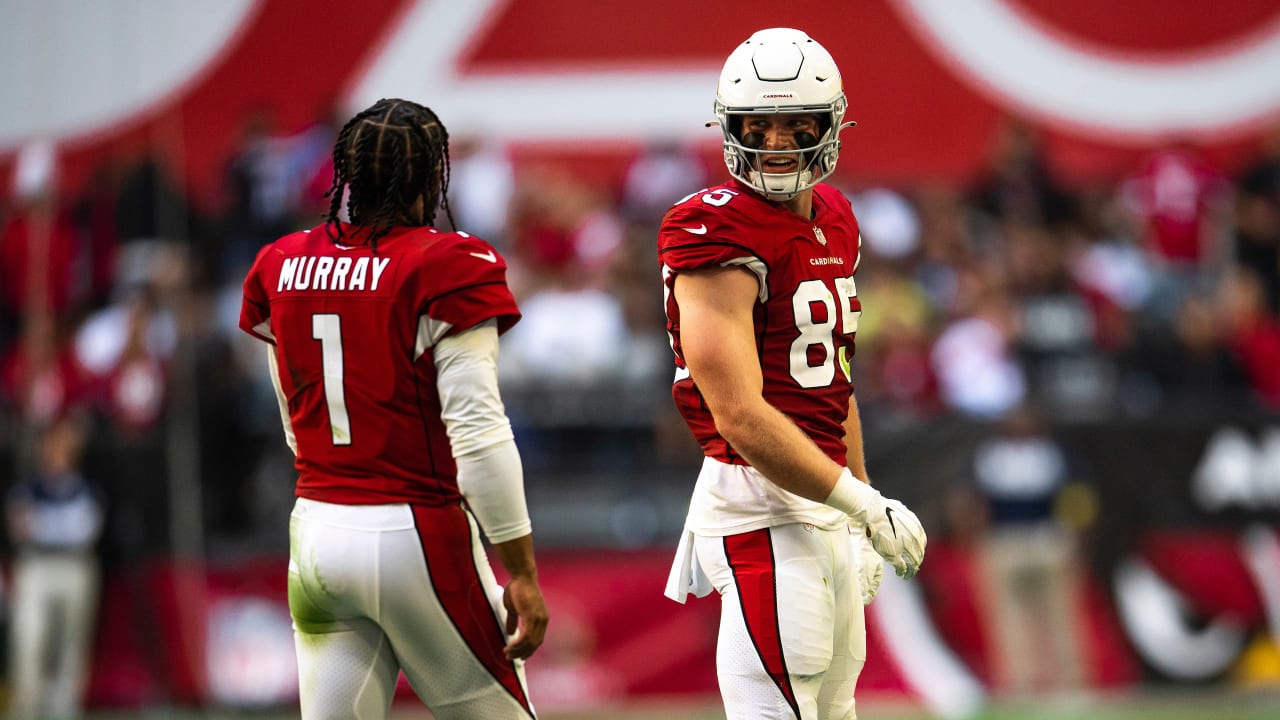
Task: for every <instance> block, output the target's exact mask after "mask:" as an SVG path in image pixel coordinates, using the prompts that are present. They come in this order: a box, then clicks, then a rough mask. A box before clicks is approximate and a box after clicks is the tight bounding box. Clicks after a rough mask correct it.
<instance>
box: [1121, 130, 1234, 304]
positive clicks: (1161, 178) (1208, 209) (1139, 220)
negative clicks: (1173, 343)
mask: <svg viewBox="0 0 1280 720" xmlns="http://www.w3.org/2000/svg"><path fill="white" fill-rule="evenodd" d="M1122 193H1123V197H1124V199H1125V202H1126V205H1127V207H1128V208H1129V211H1130V213H1131V214H1132V217H1133V219H1134V221H1135V222H1136V224H1137V228H1138V232H1137V234H1138V237H1139V238H1141V241H1142V243H1143V245H1144V247H1145V248H1146V249H1147V252H1148V253H1149V256H1150V257H1151V259H1152V261H1153V264H1154V267H1155V270H1156V273H1157V274H1156V286H1155V292H1154V293H1153V295H1152V297H1151V299H1150V303H1149V308H1150V310H1151V312H1152V313H1153V314H1154V315H1155V316H1156V317H1157V318H1159V319H1160V320H1163V321H1167V320H1169V319H1170V318H1171V315H1172V312H1173V309H1174V308H1176V307H1177V306H1178V301H1179V300H1180V299H1181V298H1182V297H1183V296H1184V295H1185V294H1187V293H1189V292H1195V291H1198V290H1205V289H1207V288H1208V286H1209V285H1210V284H1211V278H1212V274H1213V272H1214V270H1215V268H1216V267H1218V266H1220V265H1221V262H1222V261H1223V260H1225V259H1226V257H1225V254H1226V242H1225V240H1226V238H1225V237H1224V234H1223V233H1224V228H1223V226H1222V225H1223V210H1224V209H1225V201H1226V200H1227V199H1228V197H1229V187H1228V184H1227V183H1226V180H1225V178H1223V177H1222V176H1221V174H1219V173H1218V171H1217V170H1215V169H1214V168H1213V167H1211V166H1210V165H1209V163H1208V161H1207V160H1206V159H1205V158H1204V157H1203V154H1202V153H1201V152H1200V151H1199V150H1198V149H1197V148H1196V147H1195V146H1194V145H1191V144H1190V143H1187V142H1181V141H1179V142H1173V143H1170V144H1169V145H1168V146H1167V147H1164V148H1161V149H1159V150H1157V151H1156V152H1154V153H1152V154H1151V155H1149V156H1148V157H1146V158H1145V159H1144V160H1143V161H1142V162H1141V163H1140V164H1139V165H1138V167H1137V169H1136V170H1135V172H1134V173H1133V174H1132V175H1131V176H1130V177H1129V178H1128V179H1127V180H1126V181H1125V182H1124V184H1123V186H1122Z"/></svg>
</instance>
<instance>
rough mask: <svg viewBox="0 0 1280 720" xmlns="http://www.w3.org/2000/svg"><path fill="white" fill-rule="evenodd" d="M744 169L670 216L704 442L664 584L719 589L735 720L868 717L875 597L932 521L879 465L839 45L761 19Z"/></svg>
mask: <svg viewBox="0 0 1280 720" xmlns="http://www.w3.org/2000/svg"><path fill="white" fill-rule="evenodd" d="M714 107H715V113H716V119H717V121H718V124H719V126H720V128H721V131H722V132H723V135H724V157H725V164H726V166H727V167H728V170H729V174H730V175H731V176H732V179H731V180H730V181H729V182H727V183H725V184H723V185H720V186H718V187H713V188H708V189H705V190H700V191H698V192H696V193H693V194H692V195H690V196H688V197H686V198H684V199H683V200H680V201H678V202H677V203H676V204H675V205H674V206H673V207H672V208H671V209H670V210H669V211H668V212H667V214H666V216H665V217H664V218H663V220H662V224H661V227H660V229H659V233H658V257H659V262H660V264H661V266H662V275H663V282H664V290H665V302H666V311H667V331H668V333H669V335H670V337H671V343H672V349H673V350H674V352H675V363H676V376H675V384H674V386H673V389H672V395H673V397H674V399H675V402H676V405H677V407H678V409H679V410H680V413H681V414H682V415H683V416H684V419H685V421H686V422H687V423H688V425H689V429H690V430H691V431H692V433H693V435H694V437H695V438H696V439H697V440H698V442H699V444H700V445H701V446H702V449H703V453H704V455H705V457H704V459H703V464H702V469H701V472H700V473H699V475H698V479H697V482H696V483H695V486H694V490H693V495H692V498H691V500H690V503H689V512H688V515H687V517H686V520H685V533H684V536H683V537H682V539H681V542H680V546H679V549H678V550H677V553H676V558H675V562H674V563H673V565H672V569H671V575H670V577H669V578H668V582H667V589H666V594H667V596H668V597H671V598H672V599H674V600H676V601H678V602H684V601H685V599H686V598H687V596H688V595H689V594H690V593H692V594H695V595H698V596H702V595H706V594H708V593H710V592H711V591H712V590H715V591H716V592H718V593H719V594H720V597H721V619H720V631H719V638H718V642H717V653H716V670H717V675H718V677H719V683H720V692H721V696H722V698H723V701H724V706H725V710H726V713H727V715H728V717H729V718H742V719H744V720H745V719H747V718H750V719H751V720H765V719H779V718H804V719H805V720H808V719H810V718H824V719H827V718H831V719H834V718H841V719H847V718H854V717H856V713H855V706H854V699H853V694H854V686H855V684H856V683H857V679H858V675H859V673H860V672H861V670H862V666H863V663H864V662H865V660H866V624H865V618H864V615H863V605H864V604H867V603H870V602H871V600H872V598H873V597H874V596H875V593H876V590H877V589H878V587H879V583H880V578H881V573H882V567H883V564H882V563H883V561H882V559H881V558H883V559H884V560H887V561H888V562H889V563H890V564H891V565H892V566H893V568H894V570H895V571H896V572H897V573H898V575H900V576H901V577H903V578H910V577H912V576H913V575H914V574H915V573H916V570H917V569H918V568H919V567H920V563H921V562H922V561H923V559H924V551H925V541H926V539H925V533H924V530H923V528H922V527H921V525H920V521H919V520H918V519H917V518H916V516H915V514H913V513H912V512H911V511H910V510H908V509H907V508H906V507H905V506H904V505H903V504H902V503H900V502H898V501H897V500H891V499H888V498H885V497H883V496H882V495H881V494H880V493H879V492H878V491H877V490H875V489H874V488H872V487H871V485H870V484H869V482H868V477H867V471H866V464H865V461H864V459H863V448H862V426H861V423H860V421H859V418H858V406H857V402H856V400H855V398H854V395H853V387H852V381H851V376H850V370H849V361H850V358H851V356H852V355H853V350H854V334H855V332H856V331H857V328H858V316H859V314H860V313H861V308H862V305H861V302H860V301H859V299H858V294H857V288H856V285H855V283H854V274H855V272H856V271H857V269H858V260H859V250H860V246H861V238H860V236H859V233H858V223H857V220H856V219H855V218H854V215H853V211H852V208H851V207H850V205H849V201H848V200H847V199H845V197H844V196H843V195H842V194H841V193H840V192H839V191H837V190H836V189H834V188H832V187H831V186H829V185H825V184H823V183H822V181H823V180H824V179H825V178H827V177H828V176H829V175H831V173H832V172H833V171H834V170H835V167H836V160H837V158H838V157H839V153H840V131H841V130H842V129H844V128H845V127H846V126H847V125H852V123H845V122H844V114H845V107H846V101H845V96H844V91H843V87H842V83H841V79H840V71H839V70H838V69H837V67H836V64H835V62H834V60H833V59H832V58H831V55H830V54H829V53H828V52H827V51H826V50H825V49H824V48H823V47H822V46H821V45H819V44H818V43H817V42H816V41H814V40H813V39H812V38H810V37H809V36H808V35H806V34H805V33H803V32H801V31H799V30H793V29H789V28H772V29H767V30H761V31H759V32H757V33H755V34H754V35H752V36H751V37H750V38H749V39H748V40H747V41H746V42H744V43H742V44H741V45H739V46H738V47H737V48H736V49H735V50H734V51H733V52H732V53H731V54H730V55H729V57H728V59H727V60H726V62H725V65H724V69H723V71H722V73H721V75H720V82H719V86H718V89H717V92H716V101H715V106H714Z"/></svg>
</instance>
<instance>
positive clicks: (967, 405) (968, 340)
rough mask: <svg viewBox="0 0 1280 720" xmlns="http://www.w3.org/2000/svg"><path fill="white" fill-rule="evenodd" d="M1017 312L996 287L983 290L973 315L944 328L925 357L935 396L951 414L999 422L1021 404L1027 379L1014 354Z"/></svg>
mask: <svg viewBox="0 0 1280 720" xmlns="http://www.w3.org/2000/svg"><path fill="white" fill-rule="evenodd" d="M1017 312H1018V308H1017V306H1016V305H1015V304H1014V303H1013V301H1012V299H1011V298H1010V297H1009V296H1008V294H1007V293H1006V292H1005V291H1004V290H1002V289H1000V288H987V289H985V290H984V291H982V292H981V294H980V295H979V296H978V298H977V300H976V303H975V305H974V307H973V311H972V313H970V314H967V315H964V316H961V317H959V318H957V319H955V320H953V321H952V322H951V323H949V324H948V325H947V326H946V328H945V329H944V330H943V331H942V333H941V334H940V335H939V336H938V340H937V342H936V343H934V346H933V350H932V351H931V353H930V363H931V365H932V368H933V372H934V374H935V375H936V376H937V378H938V384H939V391H940V394H941V397H942V399H943V401H944V402H945V403H946V405H947V407H949V408H950V409H952V410H954V411H956V412H959V413H961V414H962V415H967V416H970V417H973V418H980V419H987V420H992V419H999V418H1002V417H1004V416H1006V415H1007V414H1009V413H1010V412H1012V411H1013V410H1014V409H1015V408H1016V407H1018V406H1019V405H1021V404H1022V402H1023V400H1024V398H1025V397H1026V394H1027V380H1026V376H1025V374H1024V372H1023V369H1022V367H1021V365H1019V363H1018V360H1017V357H1016V355H1015V354H1014V347H1013V344H1014V342H1015V339H1016V332H1017V325H1018V318H1017Z"/></svg>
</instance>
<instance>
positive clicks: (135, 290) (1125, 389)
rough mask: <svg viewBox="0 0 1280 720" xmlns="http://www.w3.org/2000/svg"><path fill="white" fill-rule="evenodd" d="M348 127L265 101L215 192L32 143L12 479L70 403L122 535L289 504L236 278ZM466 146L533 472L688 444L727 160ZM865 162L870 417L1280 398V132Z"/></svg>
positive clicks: (852, 171) (8, 415) (310, 200)
mask: <svg viewBox="0 0 1280 720" xmlns="http://www.w3.org/2000/svg"><path fill="white" fill-rule="evenodd" d="M334 134H335V126H334V124H333V122H332V121H331V120H328V119H324V120H319V121H317V122H316V123H314V124H313V125H312V126H310V127H307V128H304V129H303V130H301V131H298V132H294V133H289V134H285V133H280V132H278V131H277V130H275V129H273V127H272V122H271V119H270V116H269V114H267V113H263V114H261V115H257V116H254V117H252V118H249V119H248V120H247V121H246V124H245V130H244V133H243V136H242V140H241V142H240V144H239V146H238V148H237V149H236V150H235V152H234V153H232V154H231V156H230V157H228V159H227V162H226V165H225V173H224V176H223V182H222V190H221V192H220V194H219V196H218V197H217V198H215V199H213V200H212V201H210V200H209V199H207V198H205V199H196V198H190V197H187V196H186V194H185V193H184V190H183V183H182V182H180V181H179V178H178V177H177V173H175V171H174V169H173V168H172V167H170V166H169V161H170V159H169V158H166V157H161V156H153V157H145V156H144V157H140V158H135V159H133V160H131V161H130V162H128V163H113V164H110V165H105V166H104V167H102V168H101V169H100V171H99V172H97V173H95V175H94V176H93V178H92V179H91V181H90V182H88V183H87V184H85V186H84V188H83V189H82V190H80V191H79V192H77V193H76V194H75V195H74V196H70V195H68V194H66V193H65V192H60V191H59V183H58V178H59V173H58V154H57V148H55V147H52V146H49V145H40V144H35V145H32V146H29V147H27V148H24V149H23V151H22V152H21V154H20V156H19V158H18V161H17V163H16V165H15V177H14V182H13V185H12V187H13V189H14V192H13V193H12V197H10V198H7V199H6V200H5V202H4V204H3V206H2V208H0V225H2V228H3V229H2V230H0V233H2V234H0V437H3V438H4V439H5V442H3V443H0V447H3V452H4V460H5V462H4V463H3V466H0V477H4V478H5V479H7V480H8V481H9V482H7V483H6V487H7V486H8V485H9V484H11V483H12V482H14V481H15V480H16V479H17V478H18V477H21V476H22V475H23V473H24V472H26V471H27V469H29V468H30V467H31V466H32V462H33V458H31V457H29V455H31V452H30V451H29V448H32V447H34V444H33V442H32V439H33V438H34V437H35V434H37V433H39V432H40V431H41V430H42V429H43V428H47V427H48V426H50V425H51V424H52V423H54V422H55V421H58V420H60V419H63V418H65V417H67V416H69V415H71V416H77V417H79V418H81V419H82V420H83V421H84V424H85V425H86V426H87V427H88V428H89V432H88V434H87V436H88V439H87V440H86V442H85V443H84V450H83V456H84V458H85V459H84V464H85V465H86V467H88V468H90V469H91V470H90V472H88V473H86V474H88V475H90V476H91V477H90V479H91V480H94V481H95V482H97V483H99V484H101V485H102V486H104V487H105V488H106V492H105V497H106V498H107V499H108V501H109V504H110V505H111V506H112V512H111V513H110V515H109V518H113V519H114V521H111V520H109V522H108V528H107V537H108V538H112V539H113V540H114V542H113V543H112V546H113V547H115V548H117V550H119V551H121V552H127V551H128V549H129V548H133V549H145V548H152V547H172V546H174V545H175V544H178V541H177V540H176V539H175V537H176V536H175V535H174V533H181V532H197V533H198V534H201V535H202V536H204V535H209V536H216V537H221V538H230V539H231V540H232V544H233V545H234V540H235V539H236V538H240V539H244V540H245V541H246V542H248V541H249V539H251V536H252V535H253V533H255V532H258V531H259V530H260V529H261V527H262V525H263V523H261V522H259V521H260V520H261V519H262V518H264V517H266V516H271V517H279V513H280V512H281V508H287V507H288V504H289V502H290V501H291V487H290V484H289V482H288V481H287V478H288V477H289V458H288V457H287V455H286V454H284V453H283V452H282V451H283V450H284V447H283V442H282V441H281V440H280V431H279V418H278V414H277V411H276V408H275V403H274V397H273V395H272V390H271V387H270V384H269V382H268V380H267V376H266V373H265V370H264V365H265V363H264V362H263V361H264V358H263V357H261V349H260V348H258V347H256V346H255V345H254V343H253V342H252V340H251V339H250V338H247V337H245V336H243V334H242V333H240V332H239V331H238V330H237V328H236V323H237V320H238V313H239V304H240V283H241V281H242V279H243V277H244V274H245V272H246V270H247V268H248V266H249V263H251V262H252V259H253V257H254V255H255V253H256V252H257V250H258V249H259V248H260V247H262V246H263V245H264V244H265V243H267V242H270V241H271V240H273V239H274V238H276V237H278V236H280V235H282V234H284V233H286V232H288V231H290V230H293V229H299V228H304V227H310V226H313V225H316V224H319V223H320V222H321V220H322V217H323V215H324V213H325V211H326V210H327V207H328V200H327V199H326V198H325V197H324V194H325V191H326V190H327V189H328V187H329V184H330V181H331V158H330V157H329V153H330V148H331V144H332V141H333V137H334ZM454 135H455V140H454V142H453V149H452V163H451V166H450V178H449V191H448V196H449V200H450V203H451V209H452V211H453V216H454V218H455V219H456V220H457V222H458V225H459V228H460V229H464V230H467V231H469V232H471V233H473V234H475V235H478V236H481V237H483V238H485V239H487V240H489V241H490V242H492V243H493V244H494V245H495V246H496V247H498V248H499V249H500V250H501V251H502V252H503V253H504V254H505V255H506V257H507V259H508V261H509V263H510V266H511V284H512V287H513V289H514V290H515V292H516V293H517V297H518V299H519V301H520V303H521V307H522V310H523V312H524V315H525V316H524V320H523V321H522V322H521V323H520V324H519V325H518V326H517V327H516V328H515V329H513V330H512V331H511V332H510V333H509V334H508V335H507V336H506V338H505V339H504V342H503V346H502V357H501V365H500V373H501V380H502V382H503V385H504V394H506V395H508V397H509V405H510V406H511V407H510V408H509V409H510V411H511V415H512V417H513V420H514V422H515V423H516V424H517V426H518V427H517V432H518V433H521V435H522V436H523V439H524V442H523V443H522V449H523V450H525V452H527V454H528V464H529V468H530V470H531V475H532V477H533V480H534V481H535V482H536V478H537V471H538V468H539V466H540V463H543V462H551V460H549V459H548V458H550V457H552V456H554V455H555V454H556V453H557V452H559V451H562V450H564V449H565V448H566V447H569V446H572V447H574V448H576V450H575V452H578V453H579V455H581V454H582V448H583V447H587V448H591V449H596V450H600V449H601V448H603V449H604V450H605V451H607V450H608V449H609V447H611V445H612V444H616V443H631V444H632V445H633V446H634V445H635V444H636V443H640V444H641V445H642V447H641V448H640V451H639V452H640V454H643V455H647V456H653V457H657V458H669V459H671V460H672V461H673V462H684V461H688V459H689V458H690V457H691V455H690V453H691V452H692V453H693V456H694V457H696V452H697V451H696V448H692V449H691V447H690V443H689V442H688V441H687V439H686V438H685V433H684V432H683V428H682V426H681V425H680V423H679V422H678V421H677V420H676V419H675V418H674V416H673V412H674V411H673V410H672V409H671V407H670V402H669V399H668V396H667V394H666V387H667V386H668V383H669V381H670V373H671V364H670V363H671V361H670V349H669V347H668V346H667V338H666V336H665V332H664V328H663V317H662V297H661V293H660V292H659V291H658V289H659V287H660V284H659V280H658V267H657V266H656V260H655V251H654V234H655V229H656V227H657V223H658V220H659V219H660V217H661V215H662V213H663V212H664V210H665V209H666V208H667V207H668V206H670V204H672V203H673V202H674V201H676V200H679V199H680V198H682V197H684V196H685V195H688V194H689V193H691V192H693V191H696V190H698V189H699V188H702V187H705V186H707V185H712V184H716V183H719V182H721V181H722V179H723V177H724V176H725V174H724V172H723V168H722V167H720V165H719V164H718V159H717V158H718V156H717V155H715V154H714V153H713V152H709V151H714V149H715V148H696V149H695V148H692V147H690V146H688V145H685V144H682V143H679V142H669V141H654V142H651V143H648V144H646V145H644V146H642V147H640V148H639V149H638V150H637V152H636V155H635V157H634V158H632V159H631V160H630V161H629V162H628V164H627V166H626V168H625V171H624V172H621V173H618V174H617V176H618V177H619V178H620V179H619V180H618V182H616V183H604V182H600V181H599V177H598V176H596V175H590V174H584V173H581V172H579V171H577V170H576V169H575V167H574V166H573V165H570V164H562V163H558V162H555V161H552V160H536V161H521V160H520V159H519V158H518V157H517V155H516V154H514V153H513V151H512V149H511V148H508V147H505V146H503V145H502V144H500V143H498V142H496V141H494V140H492V139H490V138H482V137H466V136H465V135H464V134H463V133H462V132H461V131H460V130H456V131H455V133H454ZM854 165H855V163H854V162H852V161H847V162H846V163H845V164H844V165H842V167H841V171H842V173H841V174H837V176H836V184H837V185H841V186H842V189H843V190H844V191H845V192H846V194H847V195H849V197H850V198H851V200H852V201H853V204H854V207H855V210H856V212H857V214H858V217H859V219H860V222H861V229H862V236H863V247H862V252H863V258H862V262H861V267H860V270H859V274H858V276H857V277H858V280H859V287H858V292H859V296H860V298H861V299H862V302H863V307H864V312H863V315H862V318H861V323H860V326H859V329H858V341H859V342H858V345H859V352H858V355H857V362H856V363H855V368H856V377H855V380H856V386H857V393H858V397H859V403H860V405H861V406H862V412H863V417H864V424H866V425H868V428H869V431H871V432H876V431H892V430H894V429H895V428H903V427H910V426H911V425H912V424H913V423H919V422H923V421H927V420H929V419H931V418H937V417H939V416H945V415H959V416H964V417H968V418H973V419H975V420H978V421H981V422H993V423H994V422H999V421H1001V420H1003V419H1006V418H1010V417H1014V416H1015V415H1017V414H1018V413H1020V412H1025V411H1027V409H1028V408H1033V409H1034V411H1035V412H1036V413H1037V414H1039V415H1041V416H1043V417H1046V418H1050V419H1052V420H1053V421H1055V422H1074V421H1090V420H1094V419H1099V418H1113V417H1117V416H1119V417H1126V418H1137V419H1142V418H1150V417H1155V416H1161V417H1171V416H1176V415H1177V414H1179V413H1198V412H1205V411H1206V409H1207V408H1211V407H1220V406H1222V405H1223V404H1238V405H1241V406H1247V407H1253V408H1262V409H1264V410H1266V409H1269V410H1277V409H1280V130H1277V131H1276V132H1275V133H1273V134H1272V135H1271V136H1270V137H1269V138H1267V140H1266V141H1265V143H1264V144H1263V145H1262V147H1261V149H1260V151H1259V153H1258V155H1257V156H1256V158H1255V159H1254V161H1253V162H1252V163H1249V164H1248V165H1247V166H1246V167H1244V168H1241V169H1237V170H1236V171H1234V172H1232V173H1227V172H1224V171H1222V170H1219V169H1216V168H1214V167H1213V166H1212V164H1211V163H1210V162H1209V161H1208V160H1207V159H1206V158H1204V157H1203V156H1202V155H1201V154H1200V153H1199V151H1198V150H1197V148H1196V147H1195V146H1194V145H1192V144H1189V143H1177V142H1171V143H1169V144H1168V145H1166V146H1163V147H1160V148H1157V149H1155V150H1153V151H1152V152H1151V153H1150V154H1149V156H1148V157H1147V158H1146V159H1145V160H1143V161H1142V162H1141V163H1140V164H1138V165H1136V166H1135V167H1133V168H1131V171H1130V172H1129V173H1127V174H1125V175H1124V176H1122V177H1116V178H1111V179H1108V180H1106V181H1101V180H1098V181H1093V182H1090V183H1088V184H1071V185H1068V184H1065V183H1063V182H1061V181H1060V180H1058V179H1057V177H1056V176H1055V173H1054V170H1053V168H1052V167H1051V166H1049V164H1048V163H1047V162H1046V158H1045V156H1044V154H1043V150H1042V147H1041V144H1040V141H1039V139H1038V137H1037V133H1036V130H1035V128H1033V127H1031V126H1028V125H1026V124H1023V123H1020V122H1017V121H1013V120H1011V121H1009V122H1008V123H1006V124H1005V125H1003V126H1002V127H1001V129H1000V131H999V132H998V133H997V135H996V136H995V137H993V138H992V143H991V149H990V156H989V162H988V164H987V166H986V167H985V168H984V169H983V171H982V172H981V173H979V174H978V175H977V176H976V177H974V178H972V180H971V181H970V182H968V183H950V184H947V183H939V182H930V183H920V184H918V185H914V186H905V187H893V188H889V187H863V186H857V185H855V184H853V183H850V182H849V181H848V180H847V179H844V180H842V178H848V177H853V176H856V173H857V168H855V167H853V166H854ZM441 221H442V222H443V221H444V220H443V214H442V215H441ZM609 428H618V429H621V431H622V432H621V434H615V435H609V436H604V435H600V433H602V432H605V431H606V430H607V429H609ZM548 429H551V430H553V431H555V432H550V431H549V430H548ZM565 429H570V430H572V429H576V431H577V432H578V433H579V436H580V437H579V439H578V440H573V441H566V440H564V439H563V438H562V437H560V435H557V434H556V433H558V432H560V431H562V430H565ZM584 433H585V434H590V433H597V435H596V436H594V438H595V439H594V440H589V441H587V442H586V443H585V444H584V443H583V442H581V436H582V434H584ZM620 438H621V439H620ZM632 449H633V451H634V447H633V448H632ZM609 457H611V456H609V455H608V454H607V452H605V454H600V453H595V454H591V455H590V456H589V457H587V459H586V460H584V462H588V463H589V462H604V463H606V464H607V463H608V461H609V460H608V459H609ZM602 458H603V459H602ZM175 474H177V475H183V476H188V475H189V476H193V477H198V478H199V479H200V480H199V483H198V484H197V485H194V486H193V487H192V488H188V489H189V490H191V491H193V492H199V493H201V499H202V501H203V502H202V506H203V512H202V513H201V517H199V518H197V520H198V521H199V522H200V523H203V525H204V529H203V530H204V532H203V533H199V531H200V529H201V528H200V526H199V525H196V526H195V528H194V530H193V528H192V524H191V523H190V522H182V523H181V527H175V526H174V519H173V518H171V517H169V515H168V512H169V510H168V509H167V508H168V507H169V505H168V504H167V503H166V502H165V501H164V499H165V498H166V497H168V496H170V495H171V494H172V493H174V492H183V490H182V486H181V485H175V484H174V483H173V482H171V480H172V478H173V477H174V476H175ZM166 478H167V479H166ZM282 478H285V480H282Z"/></svg>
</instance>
